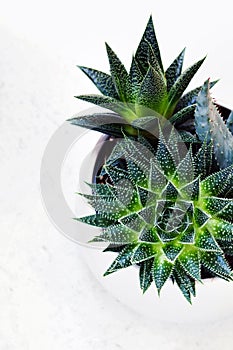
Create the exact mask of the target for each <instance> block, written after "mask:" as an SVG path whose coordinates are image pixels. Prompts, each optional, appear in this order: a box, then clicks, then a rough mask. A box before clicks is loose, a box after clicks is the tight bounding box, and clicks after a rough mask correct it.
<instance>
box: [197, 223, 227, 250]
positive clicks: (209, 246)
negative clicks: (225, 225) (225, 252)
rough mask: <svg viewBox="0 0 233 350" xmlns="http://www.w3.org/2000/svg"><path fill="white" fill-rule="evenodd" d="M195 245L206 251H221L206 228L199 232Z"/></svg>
mask: <svg viewBox="0 0 233 350" xmlns="http://www.w3.org/2000/svg"><path fill="white" fill-rule="evenodd" d="M195 246H196V247H197V248H200V249H203V250H205V251H221V249H220V247H219V245H218V243H217V242H216V240H215V239H214V237H213V236H212V235H211V233H210V232H209V231H208V230H207V229H206V228H205V229H203V230H202V231H201V232H199V234H198V236H197V237H196V240H195Z"/></svg>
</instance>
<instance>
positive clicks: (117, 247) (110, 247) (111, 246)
mask: <svg viewBox="0 0 233 350" xmlns="http://www.w3.org/2000/svg"><path fill="white" fill-rule="evenodd" d="M125 247H126V245H122V244H120V245H119V244H112V243H110V244H109V245H108V246H107V248H105V249H104V250H103V253H105V252H113V253H120V252H122V250H123V249H124V248H125Z"/></svg>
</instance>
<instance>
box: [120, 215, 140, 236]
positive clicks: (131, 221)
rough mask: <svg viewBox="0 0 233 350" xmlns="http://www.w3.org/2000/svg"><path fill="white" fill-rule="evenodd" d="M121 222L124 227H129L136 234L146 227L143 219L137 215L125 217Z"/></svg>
mask: <svg viewBox="0 0 233 350" xmlns="http://www.w3.org/2000/svg"><path fill="white" fill-rule="evenodd" d="M120 222H121V223H122V224H123V225H125V226H127V227H128V228H129V229H131V230H133V231H136V232H141V231H142V229H143V228H144V226H145V222H144V221H143V219H142V218H141V217H140V216H139V215H138V214H136V213H134V214H130V215H128V216H124V217H123V218H122V219H121V220H120Z"/></svg>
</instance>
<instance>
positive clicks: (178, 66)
mask: <svg viewBox="0 0 233 350" xmlns="http://www.w3.org/2000/svg"><path fill="white" fill-rule="evenodd" d="M184 53H185V49H184V50H182V51H181V53H180V54H179V56H178V57H177V58H176V59H175V60H174V61H173V62H172V64H171V65H170V66H169V67H168V69H167V70H166V72H165V77H166V79H167V91H168V92H169V91H170V89H171V87H172V86H173V85H174V84H175V82H176V81H177V79H178V78H179V76H180V75H181V72H182V67H183V61H184Z"/></svg>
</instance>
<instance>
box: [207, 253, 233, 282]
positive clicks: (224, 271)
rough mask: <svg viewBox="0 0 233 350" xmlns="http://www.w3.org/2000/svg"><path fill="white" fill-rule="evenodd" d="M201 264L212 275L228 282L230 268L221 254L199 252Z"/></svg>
mask: <svg viewBox="0 0 233 350" xmlns="http://www.w3.org/2000/svg"><path fill="white" fill-rule="evenodd" d="M200 256H201V262H202V264H203V265H204V266H205V267H206V268H207V269H208V270H209V271H211V272H212V273H214V274H215V275H217V276H220V277H222V278H223V279H226V280H229V276H230V275H231V268H230V266H229V264H228V263H227V261H226V259H225V258H224V256H223V255H222V254H221V253H218V252H206V251H200Z"/></svg>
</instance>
